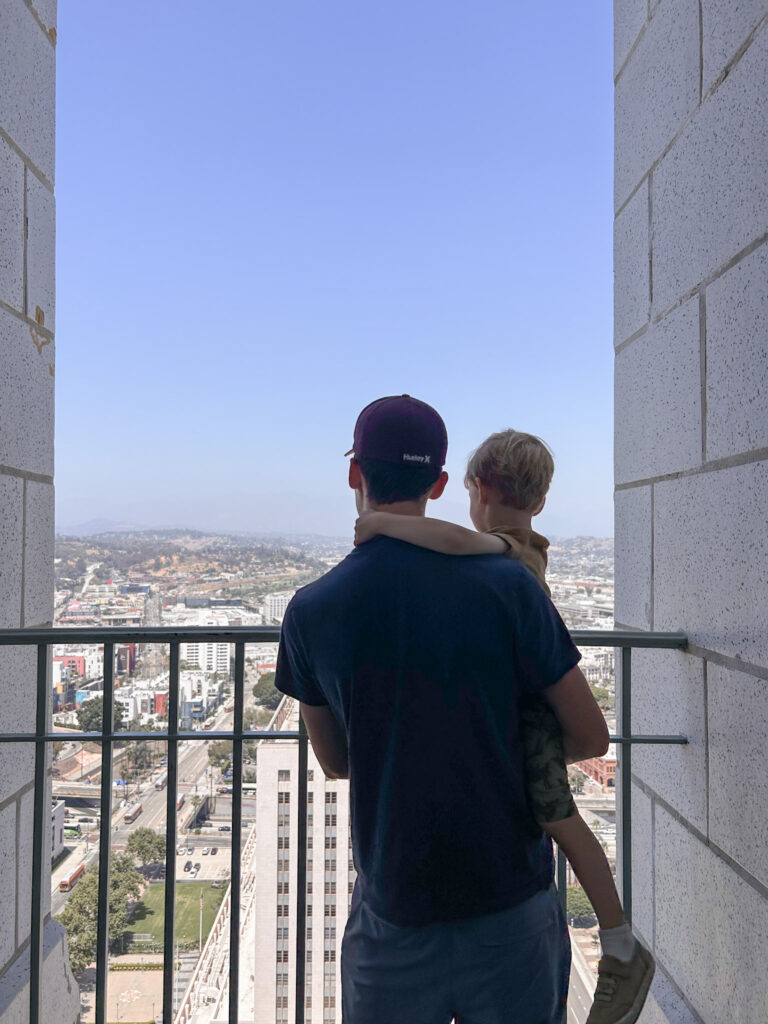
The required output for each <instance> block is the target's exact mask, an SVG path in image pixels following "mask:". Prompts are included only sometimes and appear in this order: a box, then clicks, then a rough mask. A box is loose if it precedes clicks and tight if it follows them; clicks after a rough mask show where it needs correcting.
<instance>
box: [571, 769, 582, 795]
mask: <svg viewBox="0 0 768 1024" xmlns="http://www.w3.org/2000/svg"><path fill="white" fill-rule="evenodd" d="M568 779H569V781H570V784H571V791H572V792H573V793H583V792H584V781H585V779H586V775H585V774H584V772H580V771H579V769H578V768H571V770H570V771H569V773H568Z"/></svg>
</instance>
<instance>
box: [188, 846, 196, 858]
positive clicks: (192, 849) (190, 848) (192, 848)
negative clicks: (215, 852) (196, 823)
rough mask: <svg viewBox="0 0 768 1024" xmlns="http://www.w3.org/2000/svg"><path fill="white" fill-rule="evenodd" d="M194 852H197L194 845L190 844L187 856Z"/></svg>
mask: <svg viewBox="0 0 768 1024" xmlns="http://www.w3.org/2000/svg"><path fill="white" fill-rule="evenodd" d="M194 852H195V848H194V846H188V847H187V856H188V857H191V856H192V854H193V853H194Z"/></svg>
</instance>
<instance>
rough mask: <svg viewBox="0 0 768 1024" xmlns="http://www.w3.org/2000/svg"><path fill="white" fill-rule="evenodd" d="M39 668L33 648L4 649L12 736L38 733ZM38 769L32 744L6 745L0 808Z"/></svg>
mask: <svg viewBox="0 0 768 1024" xmlns="http://www.w3.org/2000/svg"><path fill="white" fill-rule="evenodd" d="M35 665H36V654H35V650H34V648H33V647H0V694H2V698H3V728H4V729H6V730H8V732H34V731H35V707H36V700H35ZM34 766H35V752H34V749H33V748H32V747H31V746H30V744H28V743H23V744H22V743H13V744H9V745H7V746H6V745H5V744H3V750H2V759H1V760H0V804H1V803H3V802H4V801H5V800H8V799H9V798H10V797H11V796H13V794H14V793H16V792H18V790H19V789H21V788H22V786H25V785H27V784H28V783H29V782H30V781H31V780H32V777H33V772H34ZM0 962H2V958H0Z"/></svg>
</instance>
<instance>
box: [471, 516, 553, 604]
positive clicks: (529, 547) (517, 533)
mask: <svg viewBox="0 0 768 1024" xmlns="http://www.w3.org/2000/svg"><path fill="white" fill-rule="evenodd" d="M486 533H492V534H493V535H494V536H495V537H501V539H502V540H503V541H504V542H505V543H506V545H507V547H508V548H509V553H510V555H511V556H512V558H519V559H520V561H521V562H522V563H523V565H524V566H525V567H526V568H527V569H530V570H531V572H532V573H533V575H534V576H535V577H536V579H537V580H538V581H539V583H540V584H541V585H542V587H543V588H544V592H545V593H546V595H547V597H551V596H552V595H551V594H550V591H549V587H548V586H547V581H546V571H547V548H548V547H549V541H548V540H547V538H546V537H542V535H541V534H540V533H536V532H535V530H528V529H525V528H522V527H519V526H496V527H494V528H493V529H492V530H486Z"/></svg>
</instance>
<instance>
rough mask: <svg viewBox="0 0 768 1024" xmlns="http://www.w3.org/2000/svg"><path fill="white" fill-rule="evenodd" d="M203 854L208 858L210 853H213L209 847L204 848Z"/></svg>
mask: <svg viewBox="0 0 768 1024" xmlns="http://www.w3.org/2000/svg"><path fill="white" fill-rule="evenodd" d="M202 852H203V856H204V857H207V856H208V854H209V853H210V852H211V851H210V850H209V849H208V847H207V846H204V847H203V851H202Z"/></svg>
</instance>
